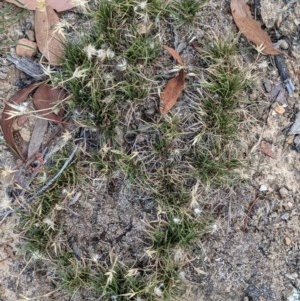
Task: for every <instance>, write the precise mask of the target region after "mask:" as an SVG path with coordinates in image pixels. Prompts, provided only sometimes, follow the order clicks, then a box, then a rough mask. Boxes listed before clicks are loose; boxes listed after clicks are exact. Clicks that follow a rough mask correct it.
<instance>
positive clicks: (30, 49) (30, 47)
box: [16, 39, 37, 58]
mask: <svg viewBox="0 0 300 301" xmlns="http://www.w3.org/2000/svg"><path fill="white" fill-rule="evenodd" d="M36 53H37V45H36V43H35V42H32V41H30V40H28V39H20V40H19V41H18V44H17V47H16V54H17V55H18V56H26V57H30V58H31V57H34V56H35V55H36Z"/></svg>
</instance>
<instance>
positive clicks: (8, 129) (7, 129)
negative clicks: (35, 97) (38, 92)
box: [0, 83, 41, 160]
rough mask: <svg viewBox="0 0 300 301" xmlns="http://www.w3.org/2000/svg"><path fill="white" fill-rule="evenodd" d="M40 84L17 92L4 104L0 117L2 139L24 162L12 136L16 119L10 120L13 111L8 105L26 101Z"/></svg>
mask: <svg viewBox="0 0 300 301" xmlns="http://www.w3.org/2000/svg"><path fill="white" fill-rule="evenodd" d="M39 85H41V83H36V84H31V85H29V86H27V87H26V88H24V89H22V90H21V91H18V92H17V93H16V94H15V95H14V96H13V97H12V98H10V99H9V101H8V102H7V103H6V105H5V107H4V109H3V112H2V116H1V121H0V125H1V128H2V132H3V136H4V139H5V141H6V143H7V145H8V146H9V147H10V149H11V150H12V151H13V153H14V154H15V155H16V156H17V157H19V158H20V159H22V160H25V157H24V154H23V152H22V151H21V150H20V149H19V148H18V146H17V144H16V141H15V138H14V135H13V123H14V121H15V119H16V117H14V118H11V114H10V112H11V111H13V110H14V109H13V108H12V106H10V104H13V105H18V104H21V103H22V102H24V101H26V99H27V98H28V97H29V95H30V94H31V93H32V92H33V91H34V90H35V89H36V88H37V87H38V86H39Z"/></svg>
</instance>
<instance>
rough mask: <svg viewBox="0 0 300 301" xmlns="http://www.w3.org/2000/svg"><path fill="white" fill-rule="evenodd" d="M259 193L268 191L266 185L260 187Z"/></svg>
mask: <svg viewBox="0 0 300 301" xmlns="http://www.w3.org/2000/svg"><path fill="white" fill-rule="evenodd" d="M259 191H261V192H264V191H268V187H267V186H266V185H260V187H259Z"/></svg>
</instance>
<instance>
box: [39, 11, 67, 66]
mask: <svg viewBox="0 0 300 301" xmlns="http://www.w3.org/2000/svg"><path fill="white" fill-rule="evenodd" d="M58 23H59V18H58V16H57V14H56V13H55V11H54V10H53V8H51V7H50V6H47V7H44V8H43V7H41V8H39V9H37V10H36V11H35V36H36V41H37V45H38V48H39V50H40V51H41V53H42V54H43V55H44V56H45V58H46V59H47V60H48V61H49V63H50V64H51V65H60V64H61V60H62V58H63V57H64V53H65V46H64V43H65V38H64V36H63V35H62V34H61V33H60V32H59V31H56V30H55V26H56V25H57V24H58Z"/></svg>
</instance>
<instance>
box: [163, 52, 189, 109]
mask: <svg viewBox="0 0 300 301" xmlns="http://www.w3.org/2000/svg"><path fill="white" fill-rule="evenodd" d="M163 47H164V49H165V50H167V51H168V52H169V53H170V55H171V56H172V57H173V58H174V59H175V60H176V62H177V63H178V64H180V65H181V66H182V67H183V61H182V58H181V57H180V55H179V54H178V52H177V51H176V50H174V49H172V48H170V47H168V46H163ZM184 80H185V71H184V69H181V70H180V71H179V74H178V75H177V76H175V77H174V78H171V79H170V80H169V82H168V83H167V85H166V87H165V89H164V91H163V92H162V93H161V95H160V101H161V109H160V113H161V114H166V113H167V112H168V111H169V110H170V109H171V108H172V107H173V106H174V105H175V104H176V102H177V100H178V98H179V96H180V94H181V93H182V91H183V88H184Z"/></svg>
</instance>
